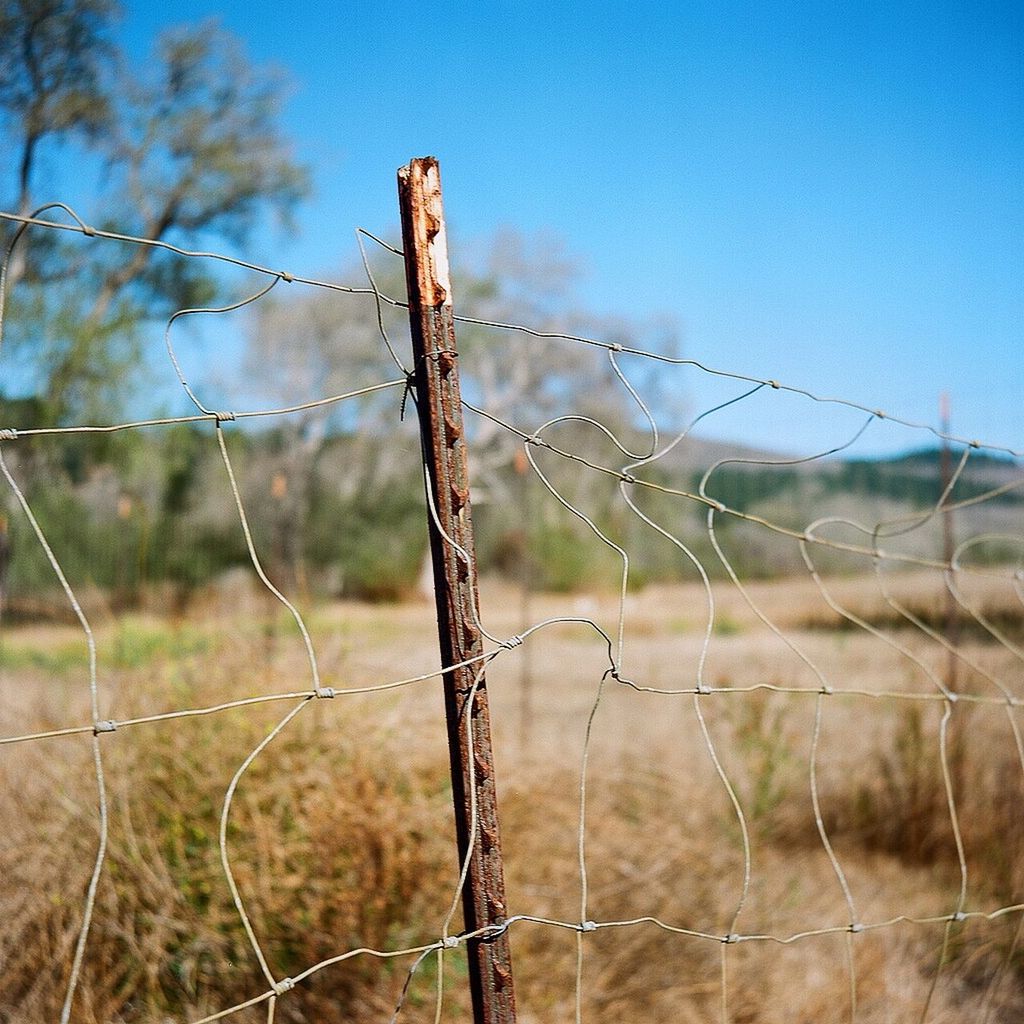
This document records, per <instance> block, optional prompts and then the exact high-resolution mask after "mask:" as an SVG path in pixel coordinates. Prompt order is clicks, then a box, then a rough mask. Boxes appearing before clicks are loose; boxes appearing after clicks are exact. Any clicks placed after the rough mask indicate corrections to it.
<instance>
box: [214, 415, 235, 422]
mask: <svg viewBox="0 0 1024 1024" xmlns="http://www.w3.org/2000/svg"><path fill="white" fill-rule="evenodd" d="M213 417H214V419H215V420H216V421H217V423H218V424H220V423H232V422H233V421H234V419H235V414H234V413H233V412H215V413H214V414H213Z"/></svg>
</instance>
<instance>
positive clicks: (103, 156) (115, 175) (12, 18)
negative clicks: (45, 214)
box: [0, 0, 308, 422]
mask: <svg viewBox="0 0 1024 1024" xmlns="http://www.w3.org/2000/svg"><path fill="white" fill-rule="evenodd" d="M118 14H119V10H118V7H117V5H116V4H115V3H113V2H110V0H0V132H2V138H3V143H4V147H5V149H6V150H7V152H9V153H13V154H16V159H15V161H14V164H13V165H12V166H11V168H10V170H11V172H12V173H10V174H9V175H5V177H4V179H3V180H2V181H0V201H2V202H3V205H4V206H5V207H7V208H13V209H14V210H15V211H16V212H17V213H18V214H20V215H22V216H25V215H27V214H28V213H29V212H31V211H32V210H33V208H35V206H36V204H38V203H39V202H40V200H41V198H42V194H43V191H44V188H43V186H44V185H46V184H48V183H46V182H45V181H43V177H44V171H45V170H46V168H47V167H53V166H54V165H58V166H63V167H74V166H75V161H81V160H82V159H83V158H84V157H85V156H86V155H87V154H88V156H89V158H90V159H91V160H92V161H93V162H94V163H95V164H96V165H97V166H98V167H99V168H100V169H101V173H99V174H98V175H97V178H98V186H97V193H96V195H95V203H94V207H93V208H92V209H90V210H88V211H84V214H85V215H86V216H87V217H88V218H89V219H90V221H91V222H92V223H94V224H97V225H99V226H104V227H110V228H112V229H115V230H117V231H119V232H123V233H126V234H130V235H134V236H137V237H139V238H142V239H145V240H147V241H154V242H155V241H170V242H174V243H175V244H178V245H184V246H188V245H190V244H194V243H196V242H197V241H199V240H205V239H208V238H211V237H219V238H221V239H227V240H230V241H232V242H235V243H243V242H244V241H245V239H246V238H247V236H248V234H249V232H250V231H251V229H252V228H253V226H254V224H255V223H256V222H257V218H258V217H260V216H262V215H264V214H265V213H273V214H276V215H278V216H279V217H284V218H287V216H288V214H289V213H290V211H291V210H292V209H293V207H294V205H295V203H296V202H298V201H299V200H300V199H301V198H302V196H303V195H304V194H305V192H306V190H307V183H308V179H307V174H306V171H305V169H304V168H303V167H302V166H301V165H300V164H299V163H298V162H297V161H296V160H295V158H294V156H293V153H292V148H291V146H290V144H289V142H288V140H287V139H286V137H285V136H284V134H283V133H282V130H281V128H280V124H279V116H280V112H281V106H282V103H283V99H284V83H283V81H282V79H281V77H280V75H279V74H277V73H276V72H275V71H273V70H271V69H267V68H263V67H259V66H256V65H253V64H252V63H251V62H250V61H249V60H248V59H247V58H246V56H245V54H244V52H243V50H242V47H241V45H240V43H239V41H238V40H237V39H236V38H234V37H233V36H232V35H230V34H229V33H228V32H226V31H225V30H223V29H222V28H220V27H219V26H217V25H216V24H215V23H212V22H205V23H202V24H199V25H194V26H188V27H185V28H180V29H174V30H172V31H169V32H167V33H164V34H163V35H161V36H160V37H159V39H157V40H156V41H155V45H154V55H153V59H152V60H151V61H148V62H146V64H145V66H144V67H143V68H142V69H136V68H134V67H132V65H131V63H130V62H129V61H128V59H127V57H126V55H125V54H124V53H123V52H122V51H121V49H120V48H119V47H118V45H117V43H116V40H115V34H114V26H115V22H116V19H117V16H118ZM44 155H45V157H46V158H45V159H44ZM47 198H51V197H47ZM52 198H59V196H58V197H52ZM14 230H15V228H14V226H13V225H12V224H11V223H7V224H6V225H5V228H4V232H5V236H6V238H7V239H8V240H9V239H10V238H11V237H12V235H13V231H14ZM8 287H9V289H10V290H11V296H10V299H11V301H12V303H13V304H14V305H15V308H16V309H17V310H19V312H20V313H21V314H22V315H19V316H12V317H8V325H7V327H6V328H5V337H4V341H5V344H7V345H11V346H14V347H15V348H16V349H20V350H21V356H22V359H23V360H25V363H26V364H27V365H29V366H30V369H28V370H26V371H25V372H24V374H23V376H22V381H23V382H24V380H25V379H28V380H30V381H31V384H30V388H31V389H32V390H33V391H34V393H35V397H36V399H37V400H38V405H39V408H40V414H41V415H45V417H46V419H47V420H49V421H51V422H66V421H68V420H69V419H71V418H73V417H75V416H80V415H83V414H88V413H93V412H95V411H96V410H97V409H104V408H110V407H111V406H115V405H116V404H117V398H118V394H119V393H121V392H122V390H123V388H124V383H125V377H126V375H128V374H129V373H130V372H131V370H132V369H133V368H134V367H136V366H137V364H138V351H137V346H136V344H135V331H136V330H137V328H138V326H139V325H140V324H141V323H142V322H143V321H144V320H146V319H147V318H154V317H159V316H166V315H167V313H168V311H169V310H173V309H176V308H179V307H181V306H183V305H191V304H197V303H202V302H208V301H210V300H212V298H213V297H214V294H215V290H216V282H215V280H214V279H213V278H211V277H210V276H209V273H208V271H206V270H205V269H204V268H203V267H201V266H200V265H199V264H198V263H197V262H196V261H194V260H186V261H183V260H177V259H173V258H170V257H169V256H168V254H166V253H164V252H162V251H161V250H159V249H157V248H154V247H152V246H147V245H135V246H124V247H121V246H113V245H110V244H102V245H100V244H95V243H94V242H92V241H91V240H87V239H86V240H83V239H80V238H74V239H67V238H63V237H62V238H57V237H54V235H53V234H52V233H45V232H41V231H38V230H36V231H29V232H28V233H27V234H26V236H25V237H23V238H22V240H21V241H19V243H18V245H17V247H16V249H15V251H14V252H13V254H12V258H11V260H10V264H9V267H8ZM3 397H10V395H4V396H3Z"/></svg>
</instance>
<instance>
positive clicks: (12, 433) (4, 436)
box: [0, 427, 18, 441]
mask: <svg viewBox="0 0 1024 1024" xmlns="http://www.w3.org/2000/svg"><path fill="white" fill-rule="evenodd" d="M17 440H18V432H17V431H16V430H15V429H14V428H13V427H4V428H3V429H2V430H0V441H17Z"/></svg>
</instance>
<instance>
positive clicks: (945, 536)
mask: <svg viewBox="0 0 1024 1024" xmlns="http://www.w3.org/2000/svg"><path fill="white" fill-rule="evenodd" d="M939 421H940V428H941V430H942V434H943V437H942V448H941V449H940V453H939V487H940V492H939V493H940V494H945V493H946V488H948V487H949V484H950V481H951V480H952V478H953V464H952V457H951V455H950V451H949V422H950V419H949V392H948V391H943V392H942V394H940V395H939ZM947 500H948V499H947ZM954 549H955V541H954V534H953V513H952V512H950V511H945V510H944V511H943V513H942V560H943V561H944V562H945V563H946V565H952V563H953V551H954ZM942 632H943V635H944V636H945V638H946V640H947V642H948V643H949V644H950V645H951V646H952V648H956V646H957V645H958V644H959V643H960V615H959V607H958V605H957V603H956V600H955V599H954V597H953V592H952V591H951V590H950V589H949V588H948V587H947V588H946V606H945V612H944V614H943V624H942ZM956 676H957V656H956V651H955V650H952V649H951V650H950V651H948V653H947V656H946V687H947V688H948V689H950V690H955V689H956Z"/></svg>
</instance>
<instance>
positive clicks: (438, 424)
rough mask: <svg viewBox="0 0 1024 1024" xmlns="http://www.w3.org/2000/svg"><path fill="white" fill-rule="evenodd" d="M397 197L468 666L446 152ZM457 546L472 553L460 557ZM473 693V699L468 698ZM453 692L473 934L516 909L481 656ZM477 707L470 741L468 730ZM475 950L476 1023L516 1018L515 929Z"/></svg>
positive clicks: (437, 578)
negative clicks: (505, 862) (511, 906)
mask: <svg viewBox="0 0 1024 1024" xmlns="http://www.w3.org/2000/svg"><path fill="white" fill-rule="evenodd" d="M398 195H399V205H400V207H401V214H402V238H403V242H404V249H405V273H406V281H407V283H408V289H409V323H410V327H411V330H412V344H413V356H414V359H415V366H414V376H415V385H416V399H417V406H418V410H419V421H420V432H421V436H422V438H423V448H424V459H425V462H426V465H427V473H428V477H429V487H430V491H431V497H432V500H433V503H434V507H435V509H436V512H437V518H438V523H439V524H440V528H441V530H442V531H443V532H444V534H447V537H448V538H449V539H450V541H453V542H454V543H450V542H449V540H448V539H446V538H445V537H444V536H443V535H442V533H441V532H439V530H438V524H437V523H435V522H434V520H433V517H432V516H429V517H428V519H429V522H428V526H429V531H430V547H431V554H432V556H433V563H434V593H435V597H436V600H437V623H438V634H439V638H440V643H441V664H442V665H445V666H447V665H458V664H460V663H461V662H464V661H467V660H469V659H472V658H477V657H479V656H480V655H481V654H482V653H483V638H482V637H481V635H480V630H479V628H478V626H477V622H478V621H479V614H478V606H477V602H476V552H475V548H474V543H473V523H472V516H471V511H470V502H469V473H468V467H467V461H466V444H465V437H464V434H463V424H462V403H461V395H460V391H459V365H458V353H457V351H456V347H455V320H454V309H453V306H452V292H451V284H450V281H449V277H448V247H447V240H446V238H445V227H444V211H443V208H442V204H441V178H440V172H439V169H438V165H437V161H436V160H435V159H434V158H433V157H425V158H423V159H418V160H411V161H410V162H409V165H408V166H407V167H403V168H401V169H400V170H399V172H398ZM455 545H458V547H459V548H461V549H462V552H463V553H464V554H462V555H460V553H459V551H458V550H457V549H456V546H455ZM467 558H468V564H467ZM478 676H479V679H478ZM474 683H476V687H475V690H474ZM471 696H472V705H471V706H468V705H469V703H470V700H469V698H470V697H471ZM444 699H445V712H446V715H447V721H448V749H449V756H450V759H451V773H452V792H453V797H454V802H455V831H456V838H457V842H458V850H459V861H460V863H463V862H465V859H466V856H467V853H468V852H469V851H470V848H471V847H472V852H471V854H470V858H469V870H468V874H467V877H466V886H465V890H464V892H463V901H462V902H463V910H464V914H465V922H466V930H467V931H470V932H473V931H476V930H478V929H480V928H486V927H488V926H490V925H499V926H500V925H501V924H503V923H504V921H505V917H506V909H505V881H504V870H503V867H502V860H501V842H500V836H499V830H498V808H497V799H496V792H495V777H494V761H493V757H492V752H491V722H490V711H489V707H488V700H487V686H486V681H485V679H484V678H483V675H482V664H481V663H479V662H477V663H474V664H472V665H468V666H464V667H462V668H455V669H451V670H450V671H448V672H445V673H444ZM467 713H468V715H469V716H470V721H469V729H470V731H471V733H472V742H470V738H469V736H468V735H467V720H466V715H467ZM471 787H472V788H471ZM474 797H475V803H476V821H475V828H474V827H473V826H474V822H473V813H472V806H473V799H474ZM467 952H468V957H469V983H470V990H471V993H472V999H473V1016H474V1021H475V1022H476V1024H513V1022H514V1021H515V1019H516V1009H515V993H514V990H513V985H512V958H511V952H510V949H509V943H508V936H507V933H506V932H503V931H502V932H499V933H498V934H497V935H496V936H494V937H492V938H485V939H483V940H479V939H477V940H471V941H470V942H469V943H468V951H467Z"/></svg>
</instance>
